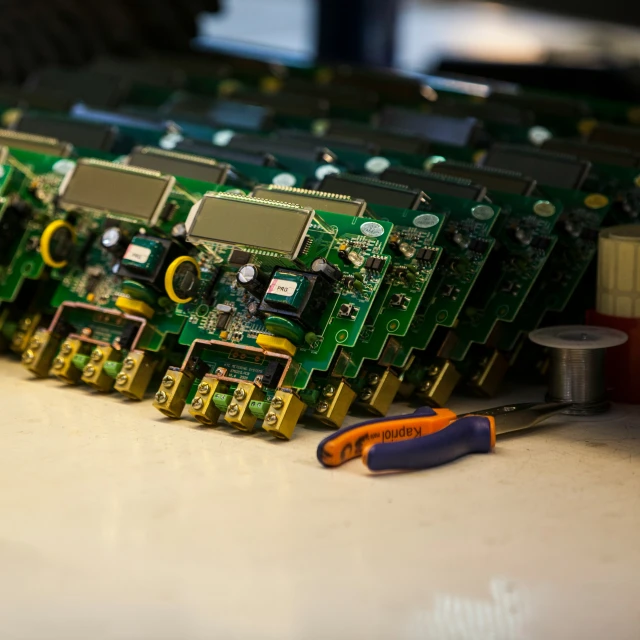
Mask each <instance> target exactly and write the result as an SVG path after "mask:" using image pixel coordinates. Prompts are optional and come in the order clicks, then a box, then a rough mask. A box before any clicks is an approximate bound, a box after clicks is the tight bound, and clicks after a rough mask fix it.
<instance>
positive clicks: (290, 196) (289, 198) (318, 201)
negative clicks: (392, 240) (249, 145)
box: [251, 186, 367, 218]
mask: <svg viewBox="0 0 640 640" xmlns="http://www.w3.org/2000/svg"><path fill="white" fill-rule="evenodd" d="M251 195H252V196H253V197H254V198H263V199H264V200H274V201H276V202H290V203H292V204H297V205H299V206H301V207H306V208H308V209H313V210H314V211H328V212H329V213H340V214H342V215H345V216H354V217H356V218H357V217H359V216H361V215H363V214H364V212H365V211H366V208H367V204H366V203H365V202H364V201H363V200H352V199H351V198H349V197H347V196H344V197H340V196H333V197H332V196H331V195H330V194H325V193H317V192H313V191H308V192H305V191H304V190H301V189H291V190H290V189H277V188H276V189H272V188H270V187H267V186H259V187H256V188H255V189H254V190H253V192H252V193H251Z"/></svg>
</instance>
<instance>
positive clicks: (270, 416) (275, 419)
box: [264, 411, 278, 424]
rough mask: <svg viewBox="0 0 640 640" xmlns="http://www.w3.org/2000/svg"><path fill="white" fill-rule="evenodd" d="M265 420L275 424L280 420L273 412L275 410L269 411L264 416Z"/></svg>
mask: <svg viewBox="0 0 640 640" xmlns="http://www.w3.org/2000/svg"><path fill="white" fill-rule="evenodd" d="M264 421H265V422H266V423H267V424H275V423H276V422H278V416H277V415H276V414H275V413H273V411H270V412H269V413H267V415H266V416H265V417H264Z"/></svg>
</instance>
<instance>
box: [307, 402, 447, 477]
mask: <svg viewBox="0 0 640 640" xmlns="http://www.w3.org/2000/svg"><path fill="white" fill-rule="evenodd" d="M456 418H457V415H456V414H455V413H454V412H453V411H451V410H450V409H432V408H431V407H420V408H419V409H417V410H416V411H415V413H412V414H407V415H401V416H392V417H389V418H377V419H373V420H365V421H364V422H359V423H358V424H354V425H352V426H350V427H345V428H344V429H340V430H339V431H336V432H335V433H332V434H331V435H330V436H328V437H326V438H325V439H324V440H323V441H322V442H321V443H320V444H319V445H318V460H319V462H320V463H321V464H323V465H324V466H325V467H337V466H338V465H341V464H343V463H344V462H347V461H348V460H352V459H353V458H358V457H360V456H362V455H363V453H365V451H368V450H369V449H370V448H371V447H379V446H387V444H388V443H397V442H401V441H404V440H414V439H416V438H422V437H424V436H428V435H429V434H433V433H436V432H437V431H440V430H441V429H444V428H445V427H446V426H447V425H449V424H451V422H453V421H454V420H455V419H456ZM379 451H380V449H378V453H377V454H374V460H375V459H376V458H378V459H379V455H380V454H379ZM383 451H384V450H383ZM383 457H384V456H383Z"/></svg>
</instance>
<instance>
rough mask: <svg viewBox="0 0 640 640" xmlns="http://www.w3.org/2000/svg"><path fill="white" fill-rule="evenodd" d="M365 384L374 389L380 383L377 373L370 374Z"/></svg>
mask: <svg viewBox="0 0 640 640" xmlns="http://www.w3.org/2000/svg"><path fill="white" fill-rule="evenodd" d="M367 382H368V383H369V384H370V385H371V386H373V387H375V386H376V385H377V384H378V383H379V382H380V376H379V375H378V374H377V373H372V374H371V375H370V376H369V377H368V378H367Z"/></svg>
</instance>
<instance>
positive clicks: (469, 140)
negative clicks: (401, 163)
mask: <svg viewBox="0 0 640 640" xmlns="http://www.w3.org/2000/svg"><path fill="white" fill-rule="evenodd" d="M379 126H380V128H381V129H389V130H395V131H402V132H404V133H408V134H414V135H417V136H420V137H422V138H425V139H427V140H429V141H431V142H440V143H442V144H450V145H453V146H456V147H465V146H469V145H473V144H475V142H476V138H477V136H478V133H479V129H480V124H479V122H478V121H477V120H476V119H475V118H454V117H450V116H445V115H442V114H433V113H420V112H418V111H411V110H410V109H401V108H398V107H387V108H386V109H384V110H383V111H382V113H381V115H380V122H379Z"/></svg>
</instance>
